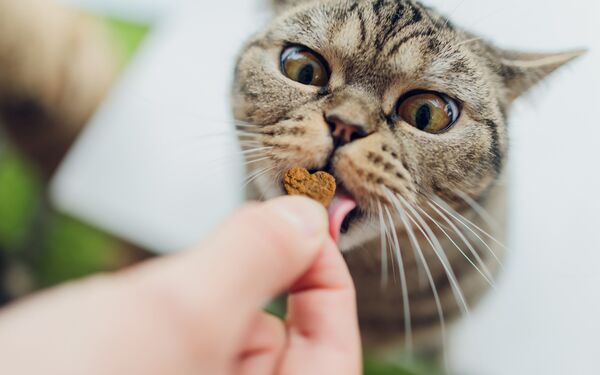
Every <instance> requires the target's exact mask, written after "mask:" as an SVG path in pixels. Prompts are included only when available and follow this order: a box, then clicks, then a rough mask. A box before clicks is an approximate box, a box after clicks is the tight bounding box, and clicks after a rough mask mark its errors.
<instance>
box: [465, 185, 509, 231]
mask: <svg viewBox="0 0 600 375" xmlns="http://www.w3.org/2000/svg"><path fill="white" fill-rule="evenodd" d="M454 193H455V194H456V195H458V196H459V197H460V199H462V200H463V201H465V203H466V204H468V205H469V206H470V207H471V208H472V209H473V211H475V213H477V215H479V217H481V219H482V220H483V221H484V222H485V224H486V225H487V226H488V227H490V228H492V229H494V230H497V229H498V228H499V225H498V222H497V221H496V219H494V218H493V217H492V215H490V214H489V212H487V210H486V209H485V208H483V206H482V205H480V204H479V203H478V202H477V201H476V200H475V199H473V198H471V197H470V196H469V195H468V194H465V193H464V192H462V191H459V190H456V191H455V192H454Z"/></svg>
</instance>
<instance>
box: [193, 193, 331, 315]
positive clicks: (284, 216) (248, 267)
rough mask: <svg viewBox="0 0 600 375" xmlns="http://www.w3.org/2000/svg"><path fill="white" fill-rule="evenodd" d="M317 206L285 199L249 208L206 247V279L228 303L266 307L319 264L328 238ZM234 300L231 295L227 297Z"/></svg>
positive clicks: (324, 218) (321, 210)
mask: <svg viewBox="0 0 600 375" xmlns="http://www.w3.org/2000/svg"><path fill="white" fill-rule="evenodd" d="M327 220H328V219H327V213H326V211H325V209H324V208H323V206H321V205H320V204H318V203H317V202H315V201H313V200H310V199H307V198H301V197H283V198H278V199H275V200H273V201H270V202H267V203H262V204H254V205H250V206H247V207H245V208H243V209H242V210H241V211H239V212H238V213H237V214H235V215H234V216H233V217H232V218H231V219H230V220H229V221H227V222H226V223H225V224H224V225H223V226H222V227H221V228H220V229H219V230H218V231H217V233H216V234H215V235H214V236H213V237H212V238H211V239H210V240H209V241H208V242H207V243H206V244H205V246H204V248H203V249H201V250H200V253H198V255H200V256H201V255H202V254H201V252H206V253H205V256H206V258H205V259H204V261H205V262H208V264H207V265H210V267H209V268H210V270H209V271H208V273H207V274H206V275H205V276H206V277H207V278H208V279H210V280H215V281H216V280H218V281H219V284H220V285H221V288H220V289H221V290H222V291H223V293H225V295H224V297H225V298H231V300H232V301H235V303H236V304H240V303H242V304H248V305H249V306H250V307H254V308H255V307H256V306H260V305H262V304H264V303H266V302H268V301H269V300H270V299H271V298H273V297H275V296H276V295H277V294H279V293H281V292H282V291H284V290H285V289H287V288H288V287H290V286H291V285H292V284H293V283H294V282H295V281H296V280H297V279H299V278H300V277H301V276H302V274H304V273H305V272H306V271H307V270H308V269H309V268H310V266H311V265H312V263H313V262H314V261H315V260H316V258H317V256H318V254H319V252H320V250H321V249H322V248H323V246H324V244H325V241H326V239H327V238H328V229H327V228H328V224H327ZM227 294H229V295H227Z"/></svg>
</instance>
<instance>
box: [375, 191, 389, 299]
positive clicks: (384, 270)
mask: <svg viewBox="0 0 600 375" xmlns="http://www.w3.org/2000/svg"><path fill="white" fill-rule="evenodd" d="M377 208H378V213H379V234H380V237H379V241H380V242H381V289H385V288H386V287H387V285H388V276H389V275H388V273H389V267H388V254H387V248H388V244H387V238H386V234H387V226H386V224H385V222H384V221H383V209H382V208H381V202H377Z"/></svg>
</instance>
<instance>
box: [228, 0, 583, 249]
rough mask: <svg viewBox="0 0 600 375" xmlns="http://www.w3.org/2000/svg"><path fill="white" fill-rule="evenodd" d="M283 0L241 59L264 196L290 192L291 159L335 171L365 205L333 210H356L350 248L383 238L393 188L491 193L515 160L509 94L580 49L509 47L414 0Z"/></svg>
mask: <svg viewBox="0 0 600 375" xmlns="http://www.w3.org/2000/svg"><path fill="white" fill-rule="evenodd" d="M276 5H277V10H278V15H277V17H276V18H275V19H274V20H273V21H272V22H271V24H270V25H269V26H268V27H267V29H266V30H265V31H264V32H262V33H260V34H259V35H257V36H255V37H254V38H253V39H252V40H251V41H250V42H249V43H248V44H247V45H246V47H245V48H244V50H243V52H242V54H241V56H240V59H239V61H238V65H237V69H236V77H235V84H234V90H233V106H234V113H235V117H236V120H238V121H240V122H243V123H245V124H248V125H242V129H243V130H245V132H246V133H249V134H248V136H247V137H245V138H244V141H243V144H244V147H245V148H246V149H248V150H247V151H248V152H247V155H248V159H249V161H251V163H250V164H249V165H250V168H249V170H250V172H251V173H254V175H253V176H254V177H255V179H254V182H255V183H256V186H257V187H258V189H259V193H260V194H261V195H262V196H263V197H265V198H271V197H274V196H277V195H281V194H283V193H284V191H283V189H282V185H281V179H282V176H283V175H284V174H285V172H286V171H287V170H288V169H290V168H293V167H304V168H306V169H309V170H327V171H329V172H331V173H332V174H334V175H335V177H336V179H337V181H338V183H339V184H340V192H341V196H343V195H346V196H349V197H351V198H352V199H353V200H354V201H355V202H356V203H357V204H358V209H356V210H354V211H353V212H352V215H348V212H347V211H344V208H343V207H342V208H339V210H341V211H342V212H341V213H339V212H338V213H335V212H334V213H332V215H333V216H335V215H337V218H338V220H337V221H336V223H337V224H336V225H338V226H340V225H341V224H342V223H341V219H344V218H346V219H347V220H346V222H345V224H346V226H347V228H344V229H345V230H344V232H345V234H343V235H342V238H341V247H342V249H344V250H348V249H350V248H352V247H355V246H356V245H359V244H360V243H362V242H365V241H367V240H369V239H372V238H373V237H375V236H376V235H377V233H378V228H379V225H378V223H377V220H379V219H378V216H379V212H380V211H381V208H380V207H385V206H388V205H391V204H392V203H393V202H392V201H393V199H392V198H391V196H393V195H395V196H400V197H402V199H404V200H405V201H406V202H408V203H413V204H418V202H419V201H420V200H421V199H422V198H423V197H425V196H428V195H433V194H435V195H438V196H443V197H445V198H446V199H448V200H451V199H452V197H453V196H455V194H457V192H461V194H463V193H464V194H468V195H469V196H471V197H473V198H475V199H477V198H479V197H480V196H481V195H482V194H484V193H485V192H486V191H487V190H488V189H489V188H490V187H491V186H492V185H493V184H494V182H495V181H496V180H497V179H498V177H499V176H500V174H501V171H502V168H503V165H504V162H505V157H506V152H507V126H506V114H507V112H508V109H509V107H510V105H511V104H512V102H513V101H514V100H515V99H516V98H517V97H519V96H520V95H522V94H523V93H524V92H526V91H527V90H528V89H529V88H531V87H532V86H533V85H535V84H536V83H538V82H539V81H540V80H542V79H543V78H544V77H546V76H547V75H548V74H550V73H551V72H553V71H554V70H556V69H557V68H559V67H560V66H562V65H563V64H565V63H566V62H568V61H570V60H572V59H573V58H575V57H577V56H578V55H579V54H578V53H561V54H526V53H517V52H512V51H504V50H501V49H499V48H496V47H494V46H493V45H491V44H489V43H487V42H485V41H483V40H481V39H479V38H477V37H475V36H473V35H472V34H470V33H468V32H466V31H463V30H461V29H459V28H457V27H456V26H454V25H453V24H452V23H451V22H450V21H449V20H447V19H446V18H444V17H442V16H441V15H439V14H438V13H436V12H435V11H433V10H431V9H429V8H427V7H425V6H423V5H421V4H419V3H417V2H413V1H408V0H276ZM252 160H254V161H252ZM398 202H400V201H396V203H398ZM341 206H344V205H343V204H342V205H341ZM345 207H348V205H346V206H345ZM350 208H351V207H350ZM340 217H341V219H340ZM350 218H352V220H350ZM333 220H335V219H333Z"/></svg>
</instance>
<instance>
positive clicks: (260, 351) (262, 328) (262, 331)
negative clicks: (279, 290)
mask: <svg viewBox="0 0 600 375" xmlns="http://www.w3.org/2000/svg"><path fill="white" fill-rule="evenodd" d="M285 342H286V329H285V325H284V323H283V321H282V320H281V319H279V318H277V317H275V316H273V315H270V314H267V313H260V314H259V316H258V318H257V321H256V323H255V324H254V326H253V327H252V329H251V332H250V335H249V336H248V338H247V339H246V341H245V343H244V348H243V349H242V354H241V355H240V364H239V371H236V374H241V375H254V374H265V375H268V374H274V373H275V371H276V369H277V367H278V366H279V361H280V359H281V355H282V353H283V349H284V347H285Z"/></svg>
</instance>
